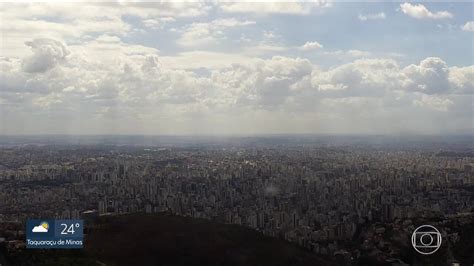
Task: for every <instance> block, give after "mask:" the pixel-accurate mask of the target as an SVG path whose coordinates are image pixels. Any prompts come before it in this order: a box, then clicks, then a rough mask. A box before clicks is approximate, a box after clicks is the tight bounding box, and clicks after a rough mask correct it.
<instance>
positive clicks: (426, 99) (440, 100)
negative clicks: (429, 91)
mask: <svg viewBox="0 0 474 266" xmlns="http://www.w3.org/2000/svg"><path fill="white" fill-rule="evenodd" d="M453 104H454V102H453V101H452V100H450V99H448V98H447V97H446V96H434V95H426V94H422V95H420V98H419V99H415V100H413V105H415V106H419V107H428V108H431V109H433V110H437V111H443V112H446V111H447V110H448V108H449V107H450V106H451V105H453Z"/></svg>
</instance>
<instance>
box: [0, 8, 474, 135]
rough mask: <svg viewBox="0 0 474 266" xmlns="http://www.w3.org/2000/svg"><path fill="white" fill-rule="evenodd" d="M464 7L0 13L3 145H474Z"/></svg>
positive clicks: (470, 51) (473, 82)
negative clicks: (35, 138) (311, 137)
mask: <svg viewBox="0 0 474 266" xmlns="http://www.w3.org/2000/svg"><path fill="white" fill-rule="evenodd" d="M473 10H474V5H473V3H470V2H420V3H417V2H394V1H390V2H380V3H378V2H348V1H346V2H341V1H335V2H332V1H317V2H316V1H315V2H274V3H268V2H260V3H250V2H193V3H189V2H188V3H183V2H174V3H171V2H155V3H128V2H117V3H113V2H104V3H96V4H92V3H19V4H14V3H0V70H1V72H0V134H3V135H16V134H75V135H77V134H86V135H89V134H133V135H141V134H144V135H201V134H204V135H209V134H210V135H219V134H224V135H227V134H238V135H240V134H244V135H253V134H344V135H350V134H382V135H403V134H421V135H424V134H428V135H444V134H456V135H457V134H463V135H464V134H469V135H471V134H473V133H474V131H473V130H474V120H473V110H474V108H473V94H474V66H473V62H474V48H473V47H474V45H473V40H474V39H473V37H474V35H473V34H474V18H473V14H474V11H473Z"/></svg>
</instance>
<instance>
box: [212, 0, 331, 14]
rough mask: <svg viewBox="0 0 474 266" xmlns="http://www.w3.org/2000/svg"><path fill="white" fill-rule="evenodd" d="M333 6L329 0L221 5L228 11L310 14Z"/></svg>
mask: <svg viewBox="0 0 474 266" xmlns="http://www.w3.org/2000/svg"><path fill="white" fill-rule="evenodd" d="M329 6H331V4H330V2H329V1H324V0H321V1H312V2H307V3H302V2H273V3H270V2H261V3H257V2H238V3H222V4H220V5H219V7H220V8H221V9H222V10H223V11H224V12H227V13H256V14H292V15H308V14H310V13H311V12H312V11H313V10H314V9H322V8H327V7H329Z"/></svg>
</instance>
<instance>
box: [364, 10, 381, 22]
mask: <svg viewBox="0 0 474 266" xmlns="http://www.w3.org/2000/svg"><path fill="white" fill-rule="evenodd" d="M358 18H359V20H360V21H367V20H379V19H385V18H386V16H385V13H384V12H380V13H376V14H367V15H362V14H359V16H358Z"/></svg>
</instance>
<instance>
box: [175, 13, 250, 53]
mask: <svg viewBox="0 0 474 266" xmlns="http://www.w3.org/2000/svg"><path fill="white" fill-rule="evenodd" d="M254 24H255V21H250V20H238V19H235V18H227V19H216V20H213V21H211V22H199V23H192V24H190V25H187V26H186V27H185V28H184V29H183V33H182V35H181V37H180V38H179V39H178V40H177V43H178V44H179V45H181V46H187V47H193V46H203V45H209V44H211V43H217V42H219V41H220V40H222V39H223V38H225V35H224V31H225V30H226V29H228V28H234V27H242V26H248V25H254Z"/></svg>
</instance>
